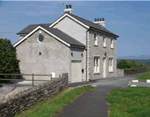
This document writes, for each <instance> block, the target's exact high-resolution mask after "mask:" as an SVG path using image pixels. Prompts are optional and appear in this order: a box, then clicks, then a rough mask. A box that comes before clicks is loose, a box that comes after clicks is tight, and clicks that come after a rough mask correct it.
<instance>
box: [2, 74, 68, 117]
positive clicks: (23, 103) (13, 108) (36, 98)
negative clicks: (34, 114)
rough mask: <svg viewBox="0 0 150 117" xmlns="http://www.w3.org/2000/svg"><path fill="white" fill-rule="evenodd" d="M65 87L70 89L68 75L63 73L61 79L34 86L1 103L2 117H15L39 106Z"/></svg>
mask: <svg viewBox="0 0 150 117" xmlns="http://www.w3.org/2000/svg"><path fill="white" fill-rule="evenodd" d="M65 87H68V74H67V73H63V74H62V76H61V77H59V78H58V79H55V80H53V81H48V82H46V83H44V84H41V85H38V86H34V87H32V88H30V89H27V90H25V91H22V92H20V93H19V94H15V95H13V96H11V97H10V98H8V99H6V100H3V101H2V102H0V117H13V116H15V115H16V114H17V113H19V112H20V111H22V110H25V109H28V108H29V107H31V106H33V105H35V104H37V103H38V102H40V101H41V100H44V99H46V98H50V97H51V96H52V95H54V94H57V93H58V92H60V91H61V90H63V89H64V88H65Z"/></svg>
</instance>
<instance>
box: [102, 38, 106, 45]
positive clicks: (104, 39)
mask: <svg viewBox="0 0 150 117" xmlns="http://www.w3.org/2000/svg"><path fill="white" fill-rule="evenodd" d="M103 47H106V37H103Z"/></svg>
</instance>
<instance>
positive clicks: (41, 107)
mask: <svg viewBox="0 0 150 117" xmlns="http://www.w3.org/2000/svg"><path fill="white" fill-rule="evenodd" d="M91 89H93V87H92V86H85V87H80V88H75V89H72V90H71V91H69V92H67V93H64V91H66V89H65V90H63V91H61V92H60V93H58V94H56V95H55V96H53V97H51V98H49V99H46V100H44V101H41V102H39V103H38V104H37V105H35V106H33V107H31V108H29V109H28V110H25V111H22V112H21V113H19V114H17V115H16V116H15V117H52V116H53V115H54V114H57V113H59V112H60V111H61V110H62V109H63V107H64V106H66V105H67V104H69V103H70V102H72V101H73V100H74V99H76V98H77V97H78V96H80V95H82V94H83V93H84V92H86V91H88V90H91Z"/></svg>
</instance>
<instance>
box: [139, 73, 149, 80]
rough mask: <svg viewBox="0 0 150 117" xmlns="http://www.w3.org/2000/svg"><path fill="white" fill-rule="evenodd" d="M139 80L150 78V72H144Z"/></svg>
mask: <svg viewBox="0 0 150 117" xmlns="http://www.w3.org/2000/svg"><path fill="white" fill-rule="evenodd" d="M136 79H137V80H139V82H146V80H147V79H150V72H146V73H142V74H140V76H139V77H138V78H136Z"/></svg>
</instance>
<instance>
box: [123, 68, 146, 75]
mask: <svg viewBox="0 0 150 117" xmlns="http://www.w3.org/2000/svg"><path fill="white" fill-rule="evenodd" d="M143 72H147V68H146V67H145V68H132V69H124V74H125V75H131V74H138V73H143Z"/></svg>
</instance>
